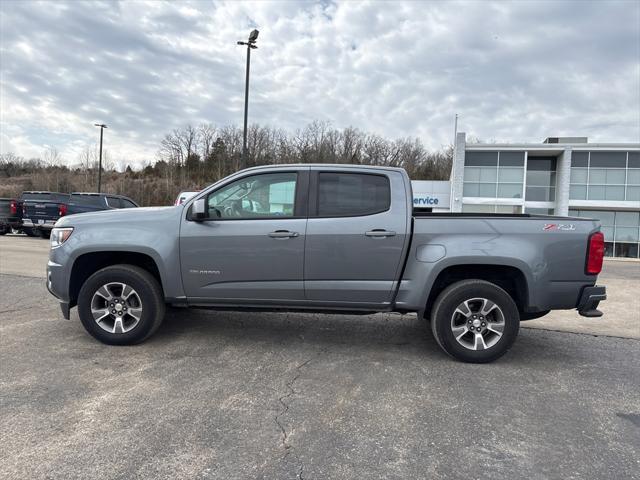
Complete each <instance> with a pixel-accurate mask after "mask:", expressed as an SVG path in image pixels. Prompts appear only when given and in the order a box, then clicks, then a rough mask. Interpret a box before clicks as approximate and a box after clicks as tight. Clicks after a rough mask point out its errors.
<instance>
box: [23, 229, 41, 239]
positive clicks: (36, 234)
mask: <svg viewBox="0 0 640 480" xmlns="http://www.w3.org/2000/svg"><path fill="white" fill-rule="evenodd" d="M22 231H23V232H24V233H25V235H26V236H27V237H39V236H40V230H38V229H37V228H31V227H23V228H22Z"/></svg>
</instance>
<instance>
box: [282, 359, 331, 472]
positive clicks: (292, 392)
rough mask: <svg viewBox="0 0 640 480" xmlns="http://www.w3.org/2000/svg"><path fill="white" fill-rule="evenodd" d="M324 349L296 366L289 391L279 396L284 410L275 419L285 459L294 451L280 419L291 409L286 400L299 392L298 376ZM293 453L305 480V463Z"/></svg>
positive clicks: (288, 387)
mask: <svg viewBox="0 0 640 480" xmlns="http://www.w3.org/2000/svg"><path fill="white" fill-rule="evenodd" d="M323 351H324V350H322V351H321V352H318V353H317V354H316V355H314V356H313V357H310V358H308V359H307V360H305V361H304V362H302V363H300V364H299V365H297V366H296V368H295V369H294V371H295V372H296V374H295V375H294V376H293V378H291V379H290V380H289V381H288V382H286V387H287V389H288V392H287V393H286V394H285V395H282V396H281V397H280V398H278V401H279V402H280V404H281V405H282V410H281V411H280V412H279V413H277V414H276V416H275V417H274V421H275V423H276V425H277V426H278V428H279V429H280V444H281V445H282V447H283V448H284V450H285V454H284V456H283V457H282V459H283V460H285V459H286V458H287V457H288V456H289V454H290V453H293V446H292V445H291V444H290V443H289V433H288V432H287V429H286V428H285V427H284V425H283V424H282V422H281V421H280V419H281V418H282V417H283V416H284V415H286V413H287V412H288V411H289V406H290V404H289V403H287V402H286V400H287V399H288V398H290V397H292V396H293V395H295V394H296V393H298V392H297V391H296V390H295V389H294V388H293V385H294V384H295V383H296V380H298V378H300V375H302V372H301V370H302V368H304V367H305V366H307V365H308V364H309V363H311V361H312V360H313V359H314V358H315V357H317V356H318V355H320V354H321V353H322V352H323ZM293 455H294V456H295V457H296V460H297V463H298V466H299V468H298V473H297V478H299V479H300V480H303V479H304V477H303V473H304V464H303V463H302V462H301V461H300V457H299V456H298V455H297V454H296V453H293Z"/></svg>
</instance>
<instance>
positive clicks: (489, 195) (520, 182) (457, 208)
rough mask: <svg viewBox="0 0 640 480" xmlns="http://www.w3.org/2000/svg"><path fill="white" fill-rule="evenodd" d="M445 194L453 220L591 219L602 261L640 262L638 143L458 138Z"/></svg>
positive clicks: (581, 138)
mask: <svg viewBox="0 0 640 480" xmlns="http://www.w3.org/2000/svg"><path fill="white" fill-rule="evenodd" d="M416 183H418V182H413V184H414V191H415V190H416ZM450 189H451V190H450V209H451V211H452V212H478V213H534V214H545V215H562V216H566V215H570V216H576V217H590V218H597V219H599V220H600V222H601V223H602V230H603V232H604V235H605V240H606V255H607V256H613V257H628V258H639V251H640V143H589V142H588V140H587V138H586V137H564V138H558V137H553V138H547V139H546V140H545V141H544V142H542V143H522V144H497V143H495V144H483V143H467V142H466V135H465V133H458V134H457V135H456V144H455V149H454V160H453V167H452V170H451V182H450ZM416 197H417V195H415V194H414V204H416ZM438 206H439V207H440V208H442V207H443V204H442V203H440V204H439V205H438ZM433 211H436V210H435V209H434V210H433Z"/></svg>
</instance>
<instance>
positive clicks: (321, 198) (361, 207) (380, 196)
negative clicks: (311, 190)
mask: <svg viewBox="0 0 640 480" xmlns="http://www.w3.org/2000/svg"><path fill="white" fill-rule="evenodd" d="M390 206H391V188H390V186H389V179H388V178H387V177H386V176H384V175H371V174H362V173H333V172H331V173H330V172H321V173H320V175H319V179H318V216H320V217H357V216H362V215H372V214H374V213H380V212H384V211H386V210H388V209H389V207H390Z"/></svg>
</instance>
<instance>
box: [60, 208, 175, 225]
mask: <svg viewBox="0 0 640 480" xmlns="http://www.w3.org/2000/svg"><path fill="white" fill-rule="evenodd" d="M182 209H183V206H182V205H179V206H175V207H173V206H172V207H141V208H121V209H117V210H101V211H98V212H87V213H78V214H75V215H68V216H65V217H62V218H60V219H59V220H58V221H57V222H56V225H55V226H56V227H75V226H81V225H87V226H88V225H92V224H95V225H104V224H114V223H123V224H127V225H128V226H129V227H135V223H137V222H144V223H148V222H163V221H165V220H167V219H168V218H171V217H174V216H175V215H177V214H178V211H182Z"/></svg>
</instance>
